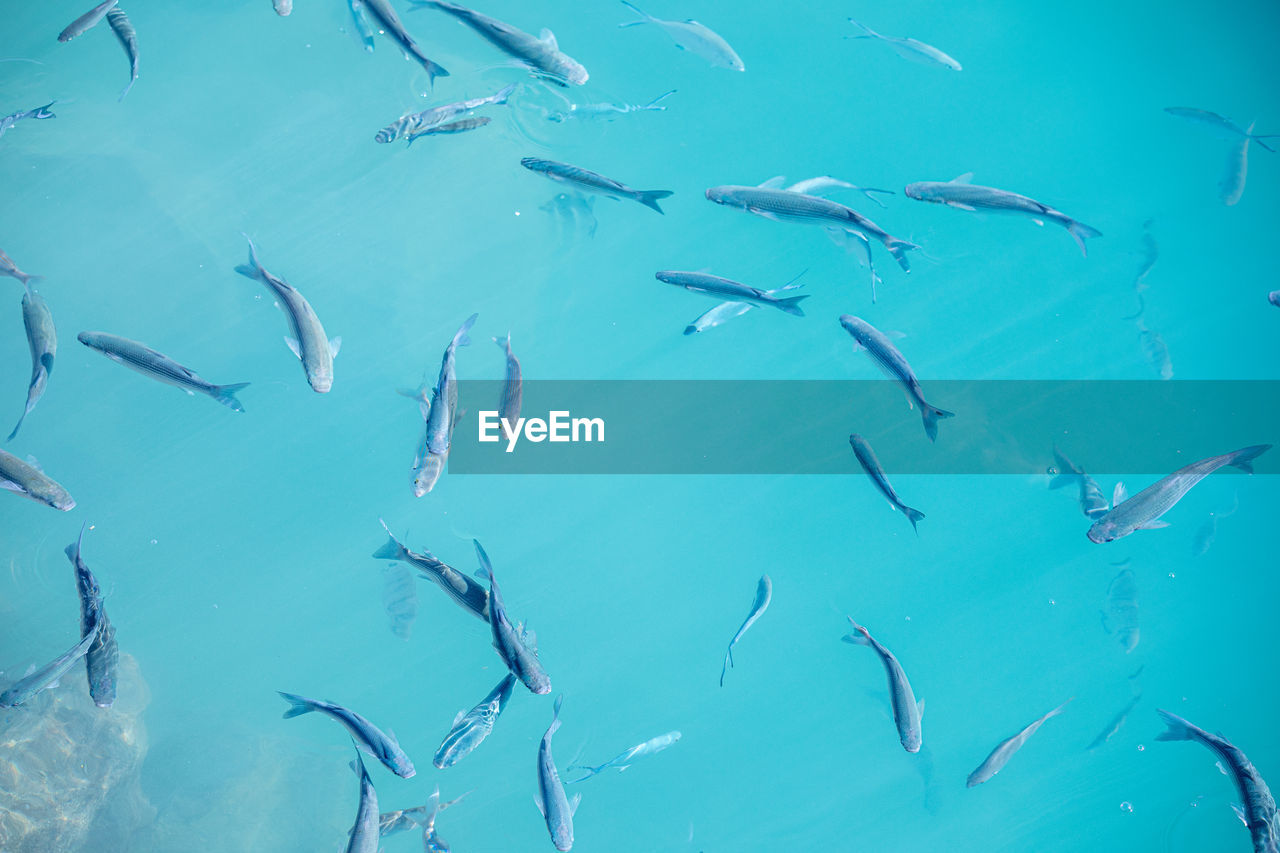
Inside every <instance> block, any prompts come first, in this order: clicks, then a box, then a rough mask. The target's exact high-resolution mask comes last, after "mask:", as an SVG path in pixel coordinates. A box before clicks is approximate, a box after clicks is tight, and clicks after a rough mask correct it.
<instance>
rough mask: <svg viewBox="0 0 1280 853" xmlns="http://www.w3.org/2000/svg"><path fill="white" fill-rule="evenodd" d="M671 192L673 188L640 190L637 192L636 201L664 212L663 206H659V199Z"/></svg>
mask: <svg viewBox="0 0 1280 853" xmlns="http://www.w3.org/2000/svg"><path fill="white" fill-rule="evenodd" d="M671 194H672V193H671V190H640V191H639V192H637V193H636V201H638V202H640V203H641V204H643V205H644V206H645V207H651V208H653V209H654V210H656V211H658V212H659V213H662V208H660V207H658V199H663V198H666V197H667V196H669V195H671Z"/></svg>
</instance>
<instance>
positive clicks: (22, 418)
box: [5, 411, 27, 441]
mask: <svg viewBox="0 0 1280 853" xmlns="http://www.w3.org/2000/svg"><path fill="white" fill-rule="evenodd" d="M26 419H27V413H26V412H25V411H24V412H23V413H22V416H21V417H20V418H18V423H17V425H16V426H14V428H13V432H11V433H9V437H8V438H6V439H5V441H13V439H14V437H15V436H17V434H18V430H20V429H22V422H23V421H25V420H26Z"/></svg>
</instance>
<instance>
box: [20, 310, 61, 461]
mask: <svg viewBox="0 0 1280 853" xmlns="http://www.w3.org/2000/svg"><path fill="white" fill-rule="evenodd" d="M26 287H27V292H26V293H25V294H23V297H22V323H23V325H24V326H25V327H26V330H27V348H28V349H30V350H31V382H30V383H29V384H28V385H27V406H26V408H25V409H23V411H22V416H21V417H19V418H18V423H17V425H16V426H14V428H13V432H11V433H9V438H8V439H7V440H8V441H13V439H14V436H16V435H17V434H18V430H20V429H22V422H23V421H24V420H26V418H27V415H29V414H31V410H32V409H34V408H35V407H36V403H38V402H39V401H40V397H41V396H42V395H43V394H44V389H45V387H46V386H47V385H48V384H49V375H50V374H51V373H53V357H54V356H55V355H56V354H57V352H58V334H57V331H56V330H55V329H54V328H53V315H52V314H50V313H49V306H48V305H46V304H45V301H44V299H42V298H41V297H40V294H38V293H36V292H35V291H34V290H32V289H31V285H29V284H28V285H27V286H26Z"/></svg>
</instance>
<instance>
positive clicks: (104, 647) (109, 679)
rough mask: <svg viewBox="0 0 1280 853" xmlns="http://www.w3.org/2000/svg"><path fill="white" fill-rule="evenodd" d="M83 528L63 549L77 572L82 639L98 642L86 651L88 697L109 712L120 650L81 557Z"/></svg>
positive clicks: (96, 583)
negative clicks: (91, 635)
mask: <svg viewBox="0 0 1280 853" xmlns="http://www.w3.org/2000/svg"><path fill="white" fill-rule="evenodd" d="M83 542H84V527H81V528H80V538H79V539H77V540H76V541H75V542H73V543H72V544H70V545H68V546H67V548H66V554H67V559H68V560H70V561H71V565H72V566H74V567H75V571H76V591H77V592H79V594H80V630H81V633H82V634H83V635H84V636H88V635H89V634H90V633H93V632H94V631H96V632H97V639H95V640H94V641H93V644H92V645H90V646H89V648H88V649H87V650H86V651H85V655H84V661H85V674H86V675H88V677H89V696H90V698H92V699H93V703H94V704H95V705H97V706H98V707H99V708H110V707H111V706H112V705H113V704H114V703H115V701H116V669H117V667H118V666H119V663H120V647H119V646H118V645H117V644H116V629H115V626H113V625H112V624H111V620H110V619H108V618H107V611H106V608H105V607H104V606H103V604H102V588H101V587H99V586H98V579H97V578H95V577H94V576H93V572H91V571H89V567H88V566H87V565H85V562H84V560H83V559H81V557H80V546H81V544H82V543H83Z"/></svg>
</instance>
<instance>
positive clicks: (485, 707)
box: [431, 673, 516, 770]
mask: <svg viewBox="0 0 1280 853" xmlns="http://www.w3.org/2000/svg"><path fill="white" fill-rule="evenodd" d="M515 685H516V677H515V676H514V675H512V674H511V673H507V675H506V677H505V678H503V679H502V681H500V682H498V686H497V687H494V688H493V689H492V690H490V691H489V695H488V696H485V697H484V699H482V700H480V702H479V703H478V704H477V705H476V706H475V707H474V708H472V709H471V710H470V711H466V712H463V711H459V712H458V716H456V717H454V718H453V727H452V728H451V729H450V730H449V734H447V735H445V737H444V740H443V741H441V742H440V748H439V749H437V750H436V754H435V758H433V759H432V760H431V763H432V764H434V765H435V766H436V767H438V768H440V769H441V770H443V769H444V768H446V767H452V766H453V765H455V764H457V763H458V762H459V761H461V760H462V759H464V758H466V757H467V756H468V755H470V754H471V752H472V751H473V750H474V749H475V748H476V747H478V746H479V745H480V744H481V743H483V742H484V739H485V738H487V737H488V736H489V733H490V732H492V731H493V725H494V723H496V722H497V720H498V717H500V716H502V712H503V710H504V709H505V708H506V707H507V702H509V701H511V691H512V689H513V688H514V687H515Z"/></svg>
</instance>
